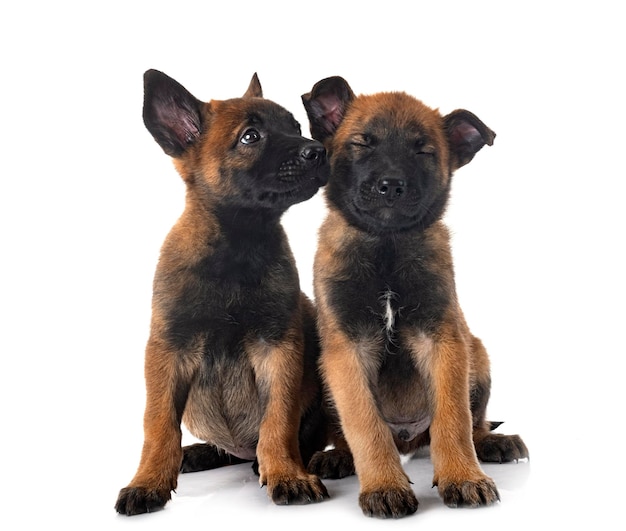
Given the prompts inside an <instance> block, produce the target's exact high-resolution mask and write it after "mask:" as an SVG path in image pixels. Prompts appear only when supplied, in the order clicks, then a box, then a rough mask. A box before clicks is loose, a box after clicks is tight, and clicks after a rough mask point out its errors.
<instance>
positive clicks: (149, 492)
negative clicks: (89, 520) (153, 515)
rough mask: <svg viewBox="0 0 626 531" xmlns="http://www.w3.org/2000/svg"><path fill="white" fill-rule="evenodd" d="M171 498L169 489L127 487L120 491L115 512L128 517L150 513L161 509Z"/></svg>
mask: <svg viewBox="0 0 626 531" xmlns="http://www.w3.org/2000/svg"><path fill="white" fill-rule="evenodd" d="M170 498H171V493H170V491H169V489H167V490H166V489H148V488H145V487H126V488H123V489H122V490H121V491H120V493H119V496H118V497H117V502H116V503H115V510H116V511H117V512H118V513H120V514H125V515H126V516H133V515H135V514H143V513H150V512H153V511H157V510H159V509H161V508H162V507H163V506H164V505H165V504H166V503H167V502H168V501H169V499H170Z"/></svg>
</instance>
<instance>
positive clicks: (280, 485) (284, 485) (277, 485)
mask: <svg viewBox="0 0 626 531" xmlns="http://www.w3.org/2000/svg"><path fill="white" fill-rule="evenodd" d="M261 484H262V485H266V486H267V494H268V496H269V497H270V498H271V500H272V501H273V502H274V503H275V504H276V505H303V504H307V503H316V502H320V501H322V500H324V499H325V498H328V497H329V496H328V491H327V490H326V487H325V486H324V484H323V483H322V481H321V480H320V478H318V477H317V476H314V475H312V474H305V475H299V476H297V477H294V478H291V477H278V478H268V479H266V480H262V481H261Z"/></svg>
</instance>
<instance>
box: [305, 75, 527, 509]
mask: <svg viewBox="0 0 626 531" xmlns="http://www.w3.org/2000/svg"><path fill="white" fill-rule="evenodd" d="M302 100H303V103H304V106H305V109H306V112H307V115H308V118H309V121H310V127H311V134H312V136H313V138H315V139H317V140H319V141H321V142H322V143H323V144H324V146H325V147H326V149H327V153H328V157H329V161H330V165H331V176H330V178H329V183H328V185H327V186H326V189H325V196H326V200H327V204H328V215H327V218H326V220H325V221H324V223H323V224H322V227H321V229H320V235H319V246H318V250H317V254H316V258H315V271H314V272H315V276H314V287H315V298H316V305H317V309H318V321H319V331H320V336H321V343H322V354H321V358H320V367H321V371H322V375H323V379H324V381H325V382H326V384H327V386H328V389H329V393H330V396H331V398H332V402H333V404H334V406H335V408H336V411H337V413H338V417H339V422H340V427H341V432H342V434H343V435H342V434H338V437H337V439H336V440H335V449H334V450H331V451H328V452H324V453H320V454H317V455H316V456H315V457H314V459H313V460H312V462H311V463H310V467H309V470H310V471H315V472H316V473H319V474H320V475H321V476H322V477H341V476H342V475H346V474H349V473H350V472H351V471H352V470H353V468H352V467H354V469H355V470H356V473H357V475H358V477H359V481H360V488H361V490H360V495H359V504H360V506H361V508H362V510H363V512H364V513H365V514H366V515H370V516H377V517H401V516H404V515H408V514H411V513H413V512H415V510H416V509H417V505H418V502H417V500H416V497H415V495H414V493H413V491H412V489H411V486H410V482H409V479H408V478H407V476H406V474H405V472H404V470H403V468H402V466H401V462H400V459H399V455H398V451H400V452H401V453H403V454H408V453H411V452H413V451H415V450H416V449H417V448H419V447H420V446H423V445H427V444H430V451H431V457H432V462H433V466H434V479H433V483H434V485H436V486H437V487H438V490H439V493H440V495H441V496H442V498H443V501H444V502H445V504H446V505H448V506H451V507H457V506H472V507H473V506H478V505H489V504H492V503H494V502H496V501H497V500H499V494H498V490H497V488H496V485H495V484H494V482H493V481H492V480H491V479H490V478H489V477H487V476H486V475H485V474H484V473H483V471H482V470H481V468H480V465H479V462H478V459H477V457H478V458H480V459H481V460H483V461H495V462H505V461H512V460H517V459H521V458H526V457H527V456H528V450H527V448H526V446H525V445H524V442H523V441H522V439H521V438H520V437H519V436H517V435H514V436H507V435H499V434H494V433H491V432H490V428H491V427H492V426H491V425H490V423H488V422H487V421H486V419H485V411H486V406H487V401H488V399H489V393H490V375H489V360H488V357H487V353H486V351H485V348H484V347H483V345H482V343H481V342H480V340H479V339H478V338H476V337H474V336H473V335H472V334H471V333H470V331H469V329H468V326H467V324H466V322H465V319H464V317H463V313H462V312H461V308H460V307H459V304H458V302H457V296H456V292H455V283H454V271H453V264H452V255H451V250H450V238H449V235H448V230H447V229H446V227H445V226H444V224H443V222H442V221H441V219H442V216H443V213H444V209H445V207H446V203H447V201H448V196H449V193H450V186H451V182H452V174H453V172H454V171H455V170H457V169H458V168H460V167H462V166H463V165H465V164H467V163H468V162H470V161H471V160H472V158H473V157H474V155H475V154H476V153H477V152H478V151H479V150H480V149H481V148H482V147H483V146H484V145H491V144H492V143H493V140H494V137H495V134H494V132H493V131H491V130H490V129H489V128H488V127H487V126H486V125H485V124H484V123H483V122H481V121H480V120H479V119H478V118H477V117H476V116H475V115H474V114H472V113H470V112H469V111H466V110H456V111H454V112H452V113H450V114H448V115H446V116H441V114H440V113H439V112H438V111H436V110H433V109H430V108H428V107H427V106H425V105H424V104H423V103H421V102H420V101H418V100H417V99H415V98H413V97H411V96H409V95H407V94H405V93H402V92H394V93H378V94H374V95H367V96H365V95H362V96H358V97H357V96H355V94H354V93H353V91H352V89H351V88H350V86H349V85H348V83H347V82H346V81H345V80H344V79H342V78H340V77H332V78H327V79H324V80H322V81H320V82H318V83H317V84H315V86H314V87H313V89H312V90H311V92H310V93H308V94H305V95H303V96H302ZM342 436H345V440H342ZM346 441H347V445H346ZM350 453H351V455H350ZM352 458H353V460H354V461H353V464H352V461H351V460H352Z"/></svg>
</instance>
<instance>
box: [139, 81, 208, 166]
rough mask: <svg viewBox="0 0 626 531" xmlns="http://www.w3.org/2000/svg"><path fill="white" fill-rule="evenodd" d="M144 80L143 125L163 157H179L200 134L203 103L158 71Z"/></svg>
mask: <svg viewBox="0 0 626 531" xmlns="http://www.w3.org/2000/svg"><path fill="white" fill-rule="evenodd" d="M143 80H144V100H143V122H144V124H145V125H146V128H147V129H148V131H150V133H151V134H152V136H153V137H154V139H155V140H156V141H157V143H158V144H159V146H161V148H162V149H163V151H165V153H167V154H168V155H170V156H172V157H180V156H181V155H182V154H183V153H184V152H185V150H186V149H187V148H188V147H189V146H190V145H191V144H193V143H194V142H195V141H196V140H197V139H198V137H199V136H200V133H202V117H201V112H200V109H201V106H202V102H201V101H199V100H197V99H196V98H195V97H194V96H192V95H191V94H190V93H189V92H188V91H187V89H185V87H183V86H182V85H181V84H180V83H178V82H177V81H175V80H173V79H172V78H171V77H169V76H167V75H165V74H164V73H163V72H159V71H158V70H148V71H147V72H146V73H145V74H144V76H143Z"/></svg>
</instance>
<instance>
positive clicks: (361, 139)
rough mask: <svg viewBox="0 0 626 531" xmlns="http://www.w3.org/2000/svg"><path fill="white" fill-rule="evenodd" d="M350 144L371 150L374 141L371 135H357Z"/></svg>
mask: <svg viewBox="0 0 626 531" xmlns="http://www.w3.org/2000/svg"><path fill="white" fill-rule="evenodd" d="M350 143H351V144H352V145H353V146H358V147H362V148H369V147H372V144H373V139H372V137H371V136H370V135H366V134H362V135H355V136H354V137H352V141H351V142H350Z"/></svg>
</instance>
